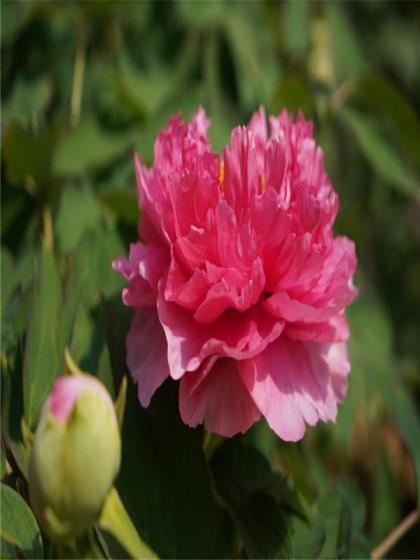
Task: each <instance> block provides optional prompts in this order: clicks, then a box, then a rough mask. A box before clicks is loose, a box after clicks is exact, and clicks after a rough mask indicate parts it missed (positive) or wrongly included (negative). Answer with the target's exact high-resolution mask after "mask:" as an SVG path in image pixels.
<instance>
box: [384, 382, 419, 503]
mask: <svg viewBox="0 0 420 560" xmlns="http://www.w3.org/2000/svg"><path fill="white" fill-rule="evenodd" d="M387 404H388V407H389V411H390V412H391V416H392V418H393V420H394V422H395V424H396V426H397V428H398V430H399V432H400V434H401V436H402V438H403V439H404V441H405V443H406V445H407V447H408V449H409V450H410V453H411V455H412V458H413V463H414V471H415V474H416V484H417V503H418V504H419V505H420V446H419V434H420V417H419V411H418V408H416V406H415V404H414V402H413V400H412V398H411V396H410V395H409V394H408V392H407V391H406V390H405V389H404V387H403V386H402V385H401V382H400V383H398V384H397V385H396V387H390V388H389V389H388V391H387Z"/></svg>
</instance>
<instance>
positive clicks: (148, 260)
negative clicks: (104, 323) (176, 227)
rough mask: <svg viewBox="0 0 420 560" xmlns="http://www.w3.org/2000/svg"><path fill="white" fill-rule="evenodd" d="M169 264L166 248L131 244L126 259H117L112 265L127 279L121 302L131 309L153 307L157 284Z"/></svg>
mask: <svg viewBox="0 0 420 560" xmlns="http://www.w3.org/2000/svg"><path fill="white" fill-rule="evenodd" d="M168 262H169V251H168V249H167V247H162V246H161V247H154V246H153V245H143V244H142V243H132V244H131V245H130V254H129V257H128V259H125V258H124V257H119V258H117V259H115V261H114V262H113V263H112V266H113V268H114V269H115V270H116V271H117V272H119V273H120V274H122V275H123V276H125V277H126V278H127V279H128V281H129V282H128V287H127V288H124V290H123V301H124V303H125V305H129V306H131V307H142V306H144V305H154V304H155V303H156V294H157V287H158V282H159V280H160V278H161V277H162V275H163V274H165V273H166V270H167V268H168Z"/></svg>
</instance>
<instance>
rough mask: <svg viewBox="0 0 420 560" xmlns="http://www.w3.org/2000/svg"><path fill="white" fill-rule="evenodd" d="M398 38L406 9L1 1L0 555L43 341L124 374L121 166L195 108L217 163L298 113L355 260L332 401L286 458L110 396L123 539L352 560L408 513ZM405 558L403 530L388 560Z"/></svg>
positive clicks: (48, 370)
mask: <svg viewBox="0 0 420 560" xmlns="http://www.w3.org/2000/svg"><path fill="white" fill-rule="evenodd" d="M419 38H420V5H419V4H418V3H417V2H409V3H405V2H385V1H376V2H366V3H362V2H354V3H352V2H346V3H344V2H343V3H339V2H337V3H333V2H316V1H314V2H304V1H301V2H288V3H286V2H281V3H278V2H269V1H260V2H227V1H226V2H219V1H214V2H188V1H184V2H140V1H138V2H137V1H132V2H128V1H126V2H124V1H123V2H114V1H110V2H108V1H94V2H88V1H84V2H73V1H66V2H52V1H51V2H50V1H27V2H23V1H3V2H2V3H1V50H2V55H1V56H2V58H1V62H2V65H1V88H2V89H1V92H2V122H1V139H2V166H1V182H2V190H1V218H2V219H1V232H2V249H1V289H2V291H1V312H2V331H1V365H2V439H1V447H2V453H1V476H2V510H3V511H2V530H1V537H2V557H8V556H9V557H16V554H17V553H18V554H19V555H20V556H23V557H28V558H29V557H40V556H42V555H44V556H46V555H48V539H47V538H46V537H45V535H43V536H42V541H43V542H42V541H41V536H40V534H39V529H38V528H37V525H36V522H35V520H34V518H33V516H32V514H31V512H30V510H29V509H28V507H27V505H26V504H27V502H28V500H27V487H26V474H27V461H28V448H27V446H26V445H25V441H26V439H27V438H25V430H23V432H22V424H21V418H22V416H23V417H24V418H25V423H26V424H24V425H28V426H29V427H30V428H33V427H34V425H35V423H36V419H37V415H38V412H39V408H40V405H41V404H42V402H43V400H44V399H45V397H46V395H47V393H48V391H49V389H50V386H51V383H52V381H53V379H54V378H55V377H56V376H57V375H58V374H60V372H61V371H62V369H63V358H62V356H63V349H64V347H65V345H66V344H67V345H68V346H69V347H70V349H71V352H72V354H73V356H74V358H75V359H76V361H78V362H79V364H80V366H81V367H82V369H85V370H87V371H91V372H92V373H94V374H96V375H98V376H99V377H100V378H101V379H102V380H103V381H104V383H105V384H106V385H107V387H108V388H109V390H110V391H111V393H113V394H114V395H115V394H116V390H117V388H118V386H119V382H120V379H121V376H122V374H123V373H125V372H126V366H125V360H124V335H125V332H126V329H127V325H128V321H129V312H128V311H127V310H126V309H124V308H123V306H122V304H121V301H120V290H121V287H122V284H121V280H120V278H119V277H118V276H117V275H116V274H115V273H114V272H113V271H112V269H111V267H110V263H111V261H112V259H113V258H114V257H115V256H116V255H120V254H124V253H126V251H127V248H128V244H129V242H131V241H133V240H135V239H136V235H137V234H136V224H137V221H138V217H139V216H138V208H137V203H136V196H135V180H134V173H133V151H134V150H137V151H139V152H140V153H141V154H142V156H143V158H145V160H146V161H147V162H149V163H151V161H152V154H153V140H154V137H155V135H156V133H157V131H158V130H159V129H160V128H161V127H163V126H164V125H165V124H166V122H167V119H168V116H169V115H171V114H173V113H176V112H177V111H179V110H181V111H182V113H183V115H184V116H185V117H189V115H190V114H191V113H192V112H193V111H194V110H195V109H196V108H197V106H198V105H199V104H202V105H203V106H204V107H205V108H206V110H207V112H208V114H209V115H210V117H211V119H212V123H213V126H212V129H211V132H210V135H211V138H212V142H213V146H214V147H215V148H216V149H217V150H220V149H221V148H222V146H223V145H224V144H225V143H226V142H227V141H228V139H229V134H230V130H231V128H232V127H233V126H235V125H237V124H239V123H244V122H246V121H247V120H248V118H249V116H250V114H251V112H252V111H254V110H255V109H256V108H257V106H258V105H259V104H260V103H263V104H264V105H265V106H266V107H267V109H268V111H269V112H271V113H278V112H279V110H280V109H281V108H282V107H286V108H288V109H289V110H291V111H294V112H296V111H297V110H298V109H302V110H303V111H304V113H305V116H306V117H308V118H312V119H313V120H314V124H315V131H316V136H317V138H318V141H319V142H320V144H321V145H322V146H323V148H324V150H325V158H326V165H327V169H328V172H329V174H330V176H331V178H332V181H333V184H334V187H335V189H336V190H337V191H338V192H339V194H340V199H341V211H340V214H339V217H338V221H337V224H336V231H337V232H340V233H344V234H346V235H348V236H349V237H351V238H353V239H354V240H355V241H356V244H357V251H358V257H359V261H360V265H359V269H358V274H357V280H356V283H357V285H358V286H359V288H360V297H359V299H358V300H357V301H356V302H355V303H354V304H353V305H352V306H351V308H350V310H349V319H350V323H351V327H352V337H351V340H350V351H351V358H352V372H351V376H350V391H349V395H348V397H347V399H346V401H345V403H344V404H343V405H342V406H341V408H340V412H339V417H338V422H337V424H336V425H319V426H317V427H316V429H309V430H308V432H307V435H306V437H305V439H304V441H303V442H301V443H300V444H286V443H282V442H281V441H279V440H278V439H276V437H275V436H274V435H273V434H272V433H271V432H270V431H269V430H268V428H267V426H266V425H265V424H264V423H263V421H261V422H260V423H259V424H258V425H256V426H255V427H254V428H253V429H252V430H251V431H250V432H249V433H248V434H247V435H246V436H244V437H238V438H234V439H233V440H231V441H229V442H225V443H223V444H222V445H220V446H219V447H217V449H216V450H215V451H214V452H212V449H211V448H209V447H208V446H207V447H206V449H205V452H204V451H203V446H202V438H203V435H202V433H201V430H200V429H197V430H191V429H189V428H187V427H186V426H184V425H183V424H182V423H181V421H180V419H179V415H178V412H177V394H176V385H175V384H171V383H170V382H168V383H167V384H166V385H165V386H164V387H163V388H162V389H161V390H159V392H158V394H157V395H156V397H155V399H154V401H153V403H152V405H151V406H150V408H149V409H148V410H146V411H145V410H143V409H141V408H140V406H139V405H138V404H137V402H136V397H135V389H134V388H133V386H132V385H131V384H129V393H128V409H127V412H126V418H125V424H124V430H123V448H124V449H123V464H122V470H121V473H120V475H119V478H118V481H117V487H118V489H119V491H120V494H121V496H122V499H123V501H124V502H125V504H126V506H127V509H128V510H129V513H130V515H131V517H132V519H133V521H134V523H135V525H136V528H137V530H138V531H139V533H140V535H141V536H142V537H143V538H144V540H145V541H146V542H148V543H149V544H150V545H151V546H152V547H153V548H154V549H155V551H156V552H157V553H158V554H159V555H160V556H163V557H181V558H186V557H220V558H224V557H246V556H247V555H248V556H250V557H273V556H277V557H292V556H294V557H297V558H302V557H304V558H305V557H306V558H308V557H310V558H315V557H321V558H331V557H343V558H344V557H351V558H356V557H357V558H360V557H362V558H363V557H368V556H369V555H370V552H371V550H372V549H373V548H374V547H375V546H377V545H378V543H380V542H381V541H382V540H383V539H384V538H385V536H386V535H387V534H388V533H389V532H390V531H391V530H392V529H393V528H394V527H395V525H396V524H397V523H398V522H399V521H400V520H401V519H402V518H403V517H404V516H405V515H407V514H408V513H409V512H410V511H412V510H413V509H414V508H415V507H416V504H418V495H419V490H418V489H419V482H420V445H419V441H420V440H419V434H420V423H419V417H418V404H419V401H420V393H419V388H420V382H419V381H420V375H419V374H420V344H419V342H420V323H419V317H420V191H419V189H420V185H419V178H420V120H419V116H418V114H419V108H420V93H419V92H420V72H419V68H420V39H419ZM11 489H13V490H14V491H16V492H17V493H18V494H19V495H20V496H21V498H22V499H21V498H20V497H19V496H18V495H17V494H16V493H15V492H13V491H12V490H11ZM417 531H418V529H417ZM417 537H418V533H417ZM97 538H98V539H99V540H100V542H101V544H102V547H103V549H104V550H107V554H109V555H110V556H112V557H124V556H125V555H126V553H125V552H124V551H122V550H120V549H119V548H118V546H117V544H116V542H114V541H112V539H111V538H110V537H109V536H107V535H105V534H100V533H99V532H97ZM42 546H43V547H44V550H42ZM79 552H80V551H79ZM418 553H419V542H418V540H417V541H416V528H413V529H412V530H411V531H410V532H408V533H407V534H406V536H405V537H404V538H403V539H402V540H401V541H400V543H399V544H398V545H397V546H396V547H395V548H393V550H392V553H390V554H392V556H393V557H401V558H402V557H405V558H408V557H412V558H414V557H416V554H418ZM66 554H67V555H70V556H71V555H72V554H73V555H74V552H72V551H67V552H66Z"/></svg>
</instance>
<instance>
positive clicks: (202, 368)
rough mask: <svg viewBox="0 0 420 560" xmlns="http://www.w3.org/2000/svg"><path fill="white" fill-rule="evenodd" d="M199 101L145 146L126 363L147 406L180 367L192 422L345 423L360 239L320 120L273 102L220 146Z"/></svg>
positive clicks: (282, 429) (127, 299)
mask: <svg viewBox="0 0 420 560" xmlns="http://www.w3.org/2000/svg"><path fill="white" fill-rule="evenodd" d="M208 126H209V121H208V120H207V118H206V116H205V113H204V111H203V109H200V110H199V111H198V112H197V114H196V115H194V116H193V117H192V119H191V122H190V123H183V122H181V120H180V118H179V117H178V116H177V117H172V118H171V119H170V120H169V124H168V127H167V129H166V130H163V131H161V132H160V133H159V134H158V137H157V140H156V143H155V148H154V165H153V166H152V168H150V169H148V168H147V167H146V166H144V165H143V164H142V163H141V161H140V158H139V157H138V156H136V158H135V166H136V174H137V183H138V196H139V204H140V206H141V208H142V211H143V213H142V219H141V221H140V224H139V236H140V237H141V239H142V241H139V242H137V243H134V244H132V245H131V247H130V254H129V258H128V259H125V258H119V259H117V260H116V261H115V262H114V268H115V269H116V270H118V271H119V272H120V273H121V274H123V275H124V276H125V277H126V278H127V280H128V286H127V287H126V288H125V289H124V291H123V301H124V303H125V304H126V305H129V306H131V307H133V308H134V317H133V321H132V325H131V328H130V331H129V333H128V336H127V362H128V366H129V368H130V371H131V373H132V376H133V378H134V380H135V382H136V383H137V385H138V397H139V400H140V402H141V404H142V405H143V406H148V404H149V402H150V399H151V397H152V396H153V393H154V392H155V391H156V389H157V388H158V387H159V386H160V385H161V383H162V382H163V381H164V380H165V379H166V378H167V377H168V376H171V377H172V378H173V379H179V380H180V389H179V407H180V413H181V417H182V419H183V421H184V422H185V423H186V424H188V425H189V426H197V425H198V424H200V423H204V424H205V427H206V429H207V430H208V431H210V432H216V433H219V434H222V435H225V436H233V435H234V434H236V433H238V432H245V431H246V430H247V429H248V428H249V427H250V426H251V425H252V424H253V423H254V422H255V421H256V420H258V419H259V418H260V416H261V414H262V415H263V416H265V418H266V420H267V422H268V424H269V425H270V427H271V428H272V429H273V430H274V431H275V432H276V434H278V436H280V437H281V438H282V439H284V440H290V441H296V440H298V439H300V438H302V436H303V434H304V432H305V426H306V424H309V425H310V426H314V425H315V424H316V423H317V421H318V420H319V419H321V420H323V421H335V419H336V415H337V403H338V402H340V401H341V400H342V399H343V398H344V396H345V394H346V389H347V375H348V372H349V369H350V366H349V361H348V357H347V350H346V340H347V339H348V336H349V329H348V326H347V322H346V319H345V316H344V310H345V307H346V305H348V304H349V303H350V302H351V300H352V299H353V298H354V297H355V295H356V289H355V288H354V286H353V284H352V276H353V274H354V271H355V268H356V255H355V248H354V244H353V242H352V241H350V240H349V239H347V238H346V237H334V235H333V230H332V226H333V223H334V219H335V217H336V214H337V211H338V196H337V194H336V193H335V192H334V191H333V189H332V186H331V183H330V181H329V179H328V177H327V175H326V172H325V169H324V165H323V154H322V150H321V148H319V147H318V146H317V145H316V143H315V140H314V139H313V136H312V123H310V122H306V121H305V120H304V118H303V116H302V115H299V116H298V118H297V120H296V122H294V121H293V119H292V117H291V116H290V115H289V114H288V113H287V112H286V111H283V112H282V113H281V114H280V116H278V117H270V129H271V133H270V134H269V133H268V132H267V126H266V118H265V113H264V109H263V108H260V110H259V111H258V112H257V113H255V114H254V115H253V117H252V119H251V121H250V123H249V125H248V126H247V127H238V128H235V129H234V130H233V132H232V137H231V142H230V145H228V146H227V147H226V148H225V149H224V150H223V155H222V156H221V157H220V156H219V155H217V154H214V153H213V152H212V150H211V147H210V145H209V142H208V139H207V137H206V132H207V128H208Z"/></svg>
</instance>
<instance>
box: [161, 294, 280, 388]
mask: <svg viewBox="0 0 420 560" xmlns="http://www.w3.org/2000/svg"><path fill="white" fill-rule="evenodd" d="M162 291H163V286H162V288H161V289H160V290H159V295H158V313H159V319H160V321H161V323H162V326H163V328H164V330H165V334H166V340H167V342H168V362H169V369H170V372H171V376H172V377H173V378H174V379H179V378H180V377H182V376H183V375H184V373H185V372H186V371H195V370H196V369H198V368H199V367H200V365H201V364H202V362H203V361H204V360H205V359H206V358H208V357H209V356H220V357H223V356H224V357H230V358H234V359H237V360H243V359H245V358H248V357H251V356H255V355H256V354H258V353H259V352H261V351H262V350H264V349H265V347H266V346H267V344H269V343H270V342H271V341H273V340H275V339H276V338H277V337H278V336H279V335H280V333H281V331H282V329H283V326H284V323H283V322H282V321H278V320H277V319H275V318H274V317H271V316H270V315H269V314H267V313H266V312H265V311H263V310H262V309H261V308H259V307H254V308H252V309H250V310H248V311H245V312H243V313H239V312H237V311H234V310H228V311H226V312H225V313H224V314H223V316H222V317H221V318H220V319H218V320H216V321H214V322H213V323H212V324H211V325H204V324H201V323H198V322H197V321H196V320H194V318H193V316H192V315H191V312H190V311H188V310H186V309H184V308H182V307H180V306H179V305H176V304H174V303H170V302H168V301H166V300H165V298H164V297H163V293H162Z"/></svg>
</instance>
